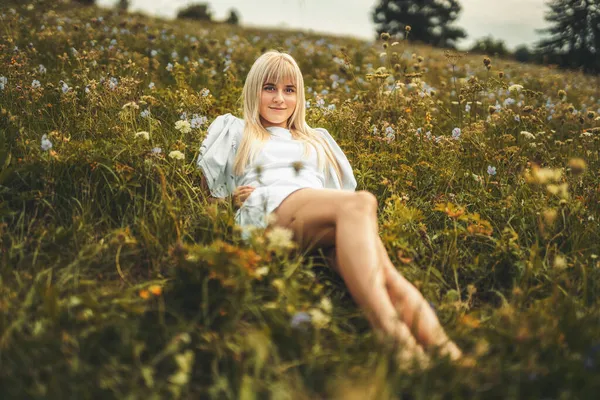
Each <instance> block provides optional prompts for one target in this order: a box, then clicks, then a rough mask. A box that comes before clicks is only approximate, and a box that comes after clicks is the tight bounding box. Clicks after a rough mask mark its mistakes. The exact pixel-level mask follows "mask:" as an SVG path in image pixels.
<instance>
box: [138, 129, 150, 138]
mask: <svg viewBox="0 0 600 400" xmlns="http://www.w3.org/2000/svg"><path fill="white" fill-rule="evenodd" d="M140 137H141V138H142V139H146V140H150V134H149V133H148V132H146V131H141V132H136V134H135V138H136V139H137V138H140Z"/></svg>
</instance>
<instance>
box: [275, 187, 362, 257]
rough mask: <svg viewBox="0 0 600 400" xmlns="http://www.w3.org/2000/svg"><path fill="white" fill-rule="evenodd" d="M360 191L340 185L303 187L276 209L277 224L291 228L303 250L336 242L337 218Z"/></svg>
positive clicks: (331, 244)
mask: <svg viewBox="0 0 600 400" xmlns="http://www.w3.org/2000/svg"><path fill="white" fill-rule="evenodd" d="M355 200H356V192H351V191H347V190H336V189H313V188H304V189H299V190H297V191H295V192H293V193H292V194H290V195H289V196H288V197H286V198H285V199H284V200H283V202H282V203H281V204H280V205H279V206H278V207H277V208H276V209H275V210H274V211H273V213H274V214H275V216H276V217H277V218H276V222H275V223H274V225H276V226H282V227H285V228H288V229H291V230H292V232H293V233H294V240H295V241H296V242H297V243H298V244H299V245H300V248H301V249H302V250H306V251H310V250H313V249H315V248H318V247H331V246H334V245H335V227H336V220H337V218H338V216H339V214H340V212H341V210H342V209H343V207H344V206H345V205H347V204H348V203H349V202H352V201H355Z"/></svg>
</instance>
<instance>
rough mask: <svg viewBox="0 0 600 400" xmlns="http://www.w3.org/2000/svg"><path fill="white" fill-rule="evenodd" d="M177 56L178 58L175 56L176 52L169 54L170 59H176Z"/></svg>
mask: <svg viewBox="0 0 600 400" xmlns="http://www.w3.org/2000/svg"><path fill="white" fill-rule="evenodd" d="M178 56H179V54H177V52H176V51H173V52H172V53H171V58H172V59H176V58H177V57H178Z"/></svg>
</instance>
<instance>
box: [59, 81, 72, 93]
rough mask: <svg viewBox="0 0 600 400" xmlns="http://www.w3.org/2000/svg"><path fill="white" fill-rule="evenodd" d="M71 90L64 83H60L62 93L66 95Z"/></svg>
mask: <svg viewBox="0 0 600 400" xmlns="http://www.w3.org/2000/svg"><path fill="white" fill-rule="evenodd" d="M70 89H71V88H70V87H69V85H67V84H66V83H65V82H63V83H62V87H61V90H62V92H63V93H67V92H68V91H69V90H70Z"/></svg>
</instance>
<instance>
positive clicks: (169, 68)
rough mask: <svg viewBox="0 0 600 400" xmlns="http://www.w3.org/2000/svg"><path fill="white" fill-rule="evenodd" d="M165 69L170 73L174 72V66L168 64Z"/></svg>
mask: <svg viewBox="0 0 600 400" xmlns="http://www.w3.org/2000/svg"><path fill="white" fill-rule="evenodd" d="M165 69H166V70H167V71H169V72H171V71H173V64H171V63H168V64H167V66H166V67H165Z"/></svg>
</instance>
